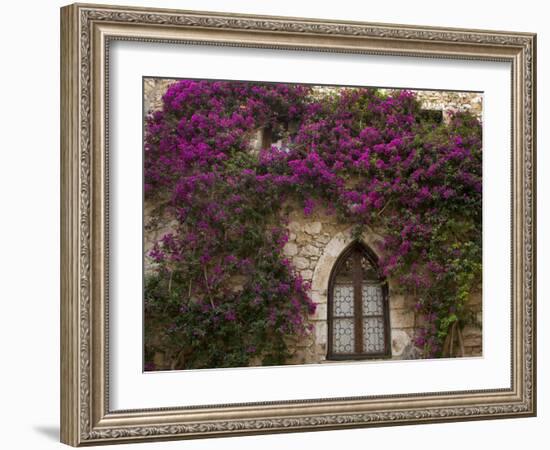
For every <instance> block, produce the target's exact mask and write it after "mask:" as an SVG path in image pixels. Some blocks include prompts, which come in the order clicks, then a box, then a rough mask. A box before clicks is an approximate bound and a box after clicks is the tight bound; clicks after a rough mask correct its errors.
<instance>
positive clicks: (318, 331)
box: [315, 320, 327, 344]
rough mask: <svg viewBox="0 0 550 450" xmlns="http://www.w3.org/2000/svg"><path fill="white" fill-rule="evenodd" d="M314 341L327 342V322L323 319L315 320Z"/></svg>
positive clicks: (317, 342) (318, 342)
mask: <svg viewBox="0 0 550 450" xmlns="http://www.w3.org/2000/svg"><path fill="white" fill-rule="evenodd" d="M315 343H316V344H326V343H327V323H326V322H325V321H324V320H322V321H318V322H315Z"/></svg>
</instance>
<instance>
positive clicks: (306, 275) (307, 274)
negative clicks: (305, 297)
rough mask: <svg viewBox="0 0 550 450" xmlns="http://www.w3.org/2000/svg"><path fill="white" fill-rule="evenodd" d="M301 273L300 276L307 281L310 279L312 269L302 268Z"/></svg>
mask: <svg viewBox="0 0 550 450" xmlns="http://www.w3.org/2000/svg"><path fill="white" fill-rule="evenodd" d="M301 274H302V278H303V279H304V280H308V281H309V280H311V277H312V276H313V271H311V270H302V272H301Z"/></svg>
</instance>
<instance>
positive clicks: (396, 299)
mask: <svg viewBox="0 0 550 450" xmlns="http://www.w3.org/2000/svg"><path fill="white" fill-rule="evenodd" d="M389 300H390V309H403V308H405V296H404V295H392V296H391V297H390V298H389Z"/></svg>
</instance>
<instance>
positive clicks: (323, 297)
mask: <svg viewBox="0 0 550 450" xmlns="http://www.w3.org/2000/svg"><path fill="white" fill-rule="evenodd" d="M310 297H311V300H313V301H314V302H315V303H318V304H321V303H326V302H327V293H326V291H324V292H319V291H311V293H310Z"/></svg>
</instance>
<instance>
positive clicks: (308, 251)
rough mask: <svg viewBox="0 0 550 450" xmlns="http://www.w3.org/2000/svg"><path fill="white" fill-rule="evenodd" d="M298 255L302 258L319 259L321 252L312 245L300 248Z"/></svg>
mask: <svg viewBox="0 0 550 450" xmlns="http://www.w3.org/2000/svg"><path fill="white" fill-rule="evenodd" d="M300 254H301V255H303V256H316V257H319V256H320V255H321V250H320V249H318V248H317V247H315V246H314V245H312V244H308V245H306V246H305V247H302V248H301V249H300Z"/></svg>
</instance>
